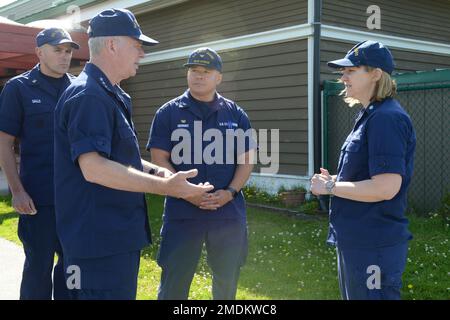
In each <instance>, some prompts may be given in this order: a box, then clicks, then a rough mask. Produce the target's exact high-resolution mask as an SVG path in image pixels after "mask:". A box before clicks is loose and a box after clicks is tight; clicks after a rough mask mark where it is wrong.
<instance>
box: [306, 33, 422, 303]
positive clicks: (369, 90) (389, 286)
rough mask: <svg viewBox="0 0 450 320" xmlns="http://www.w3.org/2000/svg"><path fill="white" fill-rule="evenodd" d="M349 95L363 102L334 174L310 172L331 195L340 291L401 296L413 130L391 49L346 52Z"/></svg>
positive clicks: (340, 65)
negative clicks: (395, 75)
mask: <svg viewBox="0 0 450 320" xmlns="http://www.w3.org/2000/svg"><path fill="white" fill-rule="evenodd" d="M328 66H330V67H332V68H336V69H339V70H341V72H342V77H341V79H340V80H341V81H342V82H343V84H344V85H345V90H344V93H345V101H346V102H347V103H348V104H349V105H350V106H353V105H355V104H361V105H362V109H361V111H360V112H359V115H358V117H357V119H356V121H355V124H354V127H353V130H352V131H351V132H350V134H349V135H348V137H347V139H346V140H345V142H344V144H343V145H342V148H341V154H340V158H339V164H338V168H337V175H333V176H332V175H330V174H329V172H328V171H327V170H326V169H321V172H320V173H318V174H315V175H314V176H313V178H312V179H311V191H312V192H313V194H315V195H325V194H328V195H331V205H330V226H329V235H328V240H327V242H328V243H329V244H331V245H335V246H336V248H337V257H338V275H339V285H340V290H341V295H342V298H343V299H345V300H348V299H360V300H378V299H389V300H390V299H392V300H393V299H400V289H401V285H402V281H401V279H402V273H403V271H404V269H405V265H406V259H407V254H408V241H409V240H410V239H411V238H412V235H411V233H410V232H409V231H408V220H407V218H406V217H405V211H406V207H407V191H408V187H409V184H410V182H411V177H412V173H413V160H414V150H415V145H416V136H415V132H414V128H413V125H412V122H411V119H410V117H409V115H408V114H407V113H406V112H405V110H404V109H403V108H402V106H401V105H400V103H399V102H398V101H397V100H395V99H394V98H393V97H394V95H395V93H396V84H395V82H394V81H393V80H392V79H391V77H390V75H391V73H392V71H393V70H394V60H393V57H392V54H391V52H390V51H389V50H388V49H387V48H386V47H385V46H384V45H383V44H381V43H379V42H375V41H363V42H361V43H358V44H357V45H356V46H354V47H353V48H352V49H351V50H350V51H349V52H348V53H347V55H346V56H345V57H344V58H343V59H339V60H335V61H331V62H328Z"/></svg>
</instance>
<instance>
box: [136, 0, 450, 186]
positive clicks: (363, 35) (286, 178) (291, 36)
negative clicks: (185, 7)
mask: <svg viewBox="0 0 450 320" xmlns="http://www.w3.org/2000/svg"><path fill="white" fill-rule="evenodd" d="M310 2H312V1H309V2H308V5H309V6H311V5H312V4H310ZM310 18H311V17H310V16H309V15H308V20H309V19H310ZM299 39H308V83H309V84H312V77H313V70H312V68H313V54H314V52H313V51H314V50H313V49H314V48H313V45H314V44H313V41H314V40H313V28H312V26H311V24H309V23H306V24H301V25H296V26H291V27H287V28H280V29H276V30H271V31H265V32H259V33H255V34H249V35H244V36H239V37H233V38H228V39H223V40H217V41H211V42H205V43H197V44H194V45H190V46H185V47H179V48H175V49H169V50H162V51H156V52H152V53H149V54H147V55H146V56H145V58H144V59H142V60H141V62H140V64H143V65H145V64H152V63H159V62H164V61H171V60H177V59H181V58H185V57H187V56H188V55H189V53H190V52H191V51H192V50H194V49H196V48H198V47H204V46H205V47H211V48H213V49H215V50H217V51H229V50H237V49H243V48H251V47H258V46H265V45H268V44H272V43H281V42H287V41H294V40H299ZM321 39H328V40H340V41H347V42H359V41H362V40H366V39H373V40H377V41H381V42H383V43H384V44H386V45H387V46H388V47H390V48H396V49H403V50H405V49H406V50H413V51H418V52H425V53H434V54H444V55H450V45H447V44H442V43H437V42H429V41H421V40H416V39H407V38H401V37H394V36H388V35H382V34H375V33H370V32H364V31H358V30H352V29H345V28H338V27H334V26H328V25H322V29H321ZM155 48H156V47H155ZM312 90H313V86H312V85H308V175H309V176H312V175H313V174H314V172H313V170H314V169H313V168H314V136H313V135H314V130H313V105H312V104H313V99H312V98H313V92H312ZM309 179H310V178H309V177H308V176H297V175H282V174H278V175H268V174H262V173H252V175H251V177H250V180H249V183H250V184H254V185H257V186H258V187H261V188H263V189H264V190H267V191H268V192H271V193H276V192H277V191H278V189H279V188H280V187H281V186H282V185H284V186H286V187H289V186H294V185H303V186H305V187H306V188H309Z"/></svg>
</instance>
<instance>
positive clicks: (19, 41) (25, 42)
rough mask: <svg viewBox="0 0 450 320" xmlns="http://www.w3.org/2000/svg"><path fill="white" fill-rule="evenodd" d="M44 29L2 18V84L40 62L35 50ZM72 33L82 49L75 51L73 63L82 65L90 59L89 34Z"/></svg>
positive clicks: (0, 32)
mask: <svg viewBox="0 0 450 320" xmlns="http://www.w3.org/2000/svg"><path fill="white" fill-rule="evenodd" d="M42 29H43V28H35V27H29V26H25V25H22V24H18V23H15V22H12V21H11V22H5V20H4V19H2V21H1V22H0V84H1V83H2V82H4V81H5V80H6V79H9V78H11V77H13V76H15V75H17V74H20V73H22V72H24V71H26V70H29V69H31V68H32V67H33V66H34V65H36V63H37V62H38V59H37V57H36V54H35V52H34V50H35V47H36V35H37V34H38V32H39V31H41V30H42ZM70 35H71V36H72V39H73V40H74V41H75V42H77V43H78V44H80V49H79V50H74V51H73V56H72V65H74V66H77V65H81V64H83V63H84V62H85V61H87V60H89V49H88V45H87V43H88V36H87V34H86V33H84V32H70ZM2 80H3V81H2Z"/></svg>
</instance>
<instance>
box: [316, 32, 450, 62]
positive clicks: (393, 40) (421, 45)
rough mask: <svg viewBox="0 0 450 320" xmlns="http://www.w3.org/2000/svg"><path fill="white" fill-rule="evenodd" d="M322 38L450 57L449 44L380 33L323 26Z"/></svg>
mask: <svg viewBox="0 0 450 320" xmlns="http://www.w3.org/2000/svg"><path fill="white" fill-rule="evenodd" d="M321 38H322V39H327V40H340V41H346V42H359V41H363V40H375V41H380V42H382V43H383V44H385V45H386V46H388V47H389V48H396V49H401V50H411V51H417V52H426V53H434V54H443V55H450V45H449V44H444V43H439V42H431V41H423V40H417V39H411V38H404V37H397V36H390V35H385V34H380V33H372V32H367V31H359V30H353V29H347V28H340V27H335V26H329V25H322V29H321Z"/></svg>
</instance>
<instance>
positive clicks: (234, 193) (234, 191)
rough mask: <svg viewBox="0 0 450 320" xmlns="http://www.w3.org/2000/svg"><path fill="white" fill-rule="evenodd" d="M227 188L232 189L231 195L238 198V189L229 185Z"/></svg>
mask: <svg viewBox="0 0 450 320" xmlns="http://www.w3.org/2000/svg"><path fill="white" fill-rule="evenodd" d="M225 190H228V191H230V192H231V196H232V197H233V198H236V196H237V194H238V192H237V191H236V189H234V188H232V187H228V188H226V189H225Z"/></svg>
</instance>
